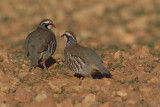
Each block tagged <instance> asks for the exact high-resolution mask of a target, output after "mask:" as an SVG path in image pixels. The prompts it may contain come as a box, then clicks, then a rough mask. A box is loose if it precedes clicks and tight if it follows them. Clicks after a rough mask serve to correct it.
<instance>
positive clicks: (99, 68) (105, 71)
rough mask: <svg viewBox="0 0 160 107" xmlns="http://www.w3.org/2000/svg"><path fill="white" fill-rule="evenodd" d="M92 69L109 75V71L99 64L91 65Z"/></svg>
mask: <svg viewBox="0 0 160 107" xmlns="http://www.w3.org/2000/svg"><path fill="white" fill-rule="evenodd" d="M91 67H92V68H93V69H95V70H98V71H99V72H100V73H101V74H105V75H107V76H111V73H110V72H109V71H108V70H107V69H106V68H105V67H104V66H103V65H101V64H99V65H96V66H91Z"/></svg>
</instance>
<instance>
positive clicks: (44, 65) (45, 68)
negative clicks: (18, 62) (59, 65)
mask: <svg viewBox="0 0 160 107" xmlns="http://www.w3.org/2000/svg"><path fill="white" fill-rule="evenodd" d="M43 67H44V70H45V71H47V67H46V64H45V62H43Z"/></svg>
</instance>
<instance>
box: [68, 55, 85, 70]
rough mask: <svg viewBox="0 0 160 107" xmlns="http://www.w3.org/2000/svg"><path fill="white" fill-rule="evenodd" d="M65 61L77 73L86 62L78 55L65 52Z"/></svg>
mask: <svg viewBox="0 0 160 107" xmlns="http://www.w3.org/2000/svg"><path fill="white" fill-rule="evenodd" d="M65 61H66V64H67V66H68V67H69V68H70V69H71V70H72V71H73V72H75V73H80V71H82V66H84V65H85V62H84V61H83V60H82V59H81V58H80V57H78V56H75V55H71V54H69V53H65Z"/></svg>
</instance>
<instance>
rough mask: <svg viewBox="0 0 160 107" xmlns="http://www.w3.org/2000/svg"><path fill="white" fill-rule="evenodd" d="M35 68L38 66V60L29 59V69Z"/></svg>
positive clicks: (34, 58)
mask: <svg viewBox="0 0 160 107" xmlns="http://www.w3.org/2000/svg"><path fill="white" fill-rule="evenodd" d="M36 66H38V58H36V57H31V67H36Z"/></svg>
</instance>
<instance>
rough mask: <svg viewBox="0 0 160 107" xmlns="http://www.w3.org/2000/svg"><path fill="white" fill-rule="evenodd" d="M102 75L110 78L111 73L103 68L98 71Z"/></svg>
mask: <svg viewBox="0 0 160 107" xmlns="http://www.w3.org/2000/svg"><path fill="white" fill-rule="evenodd" d="M99 71H100V72H101V73H102V74H106V75H107V76H111V73H110V72H109V71H108V70H107V69H106V68H105V67H104V66H103V67H101V68H100V69H99Z"/></svg>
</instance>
